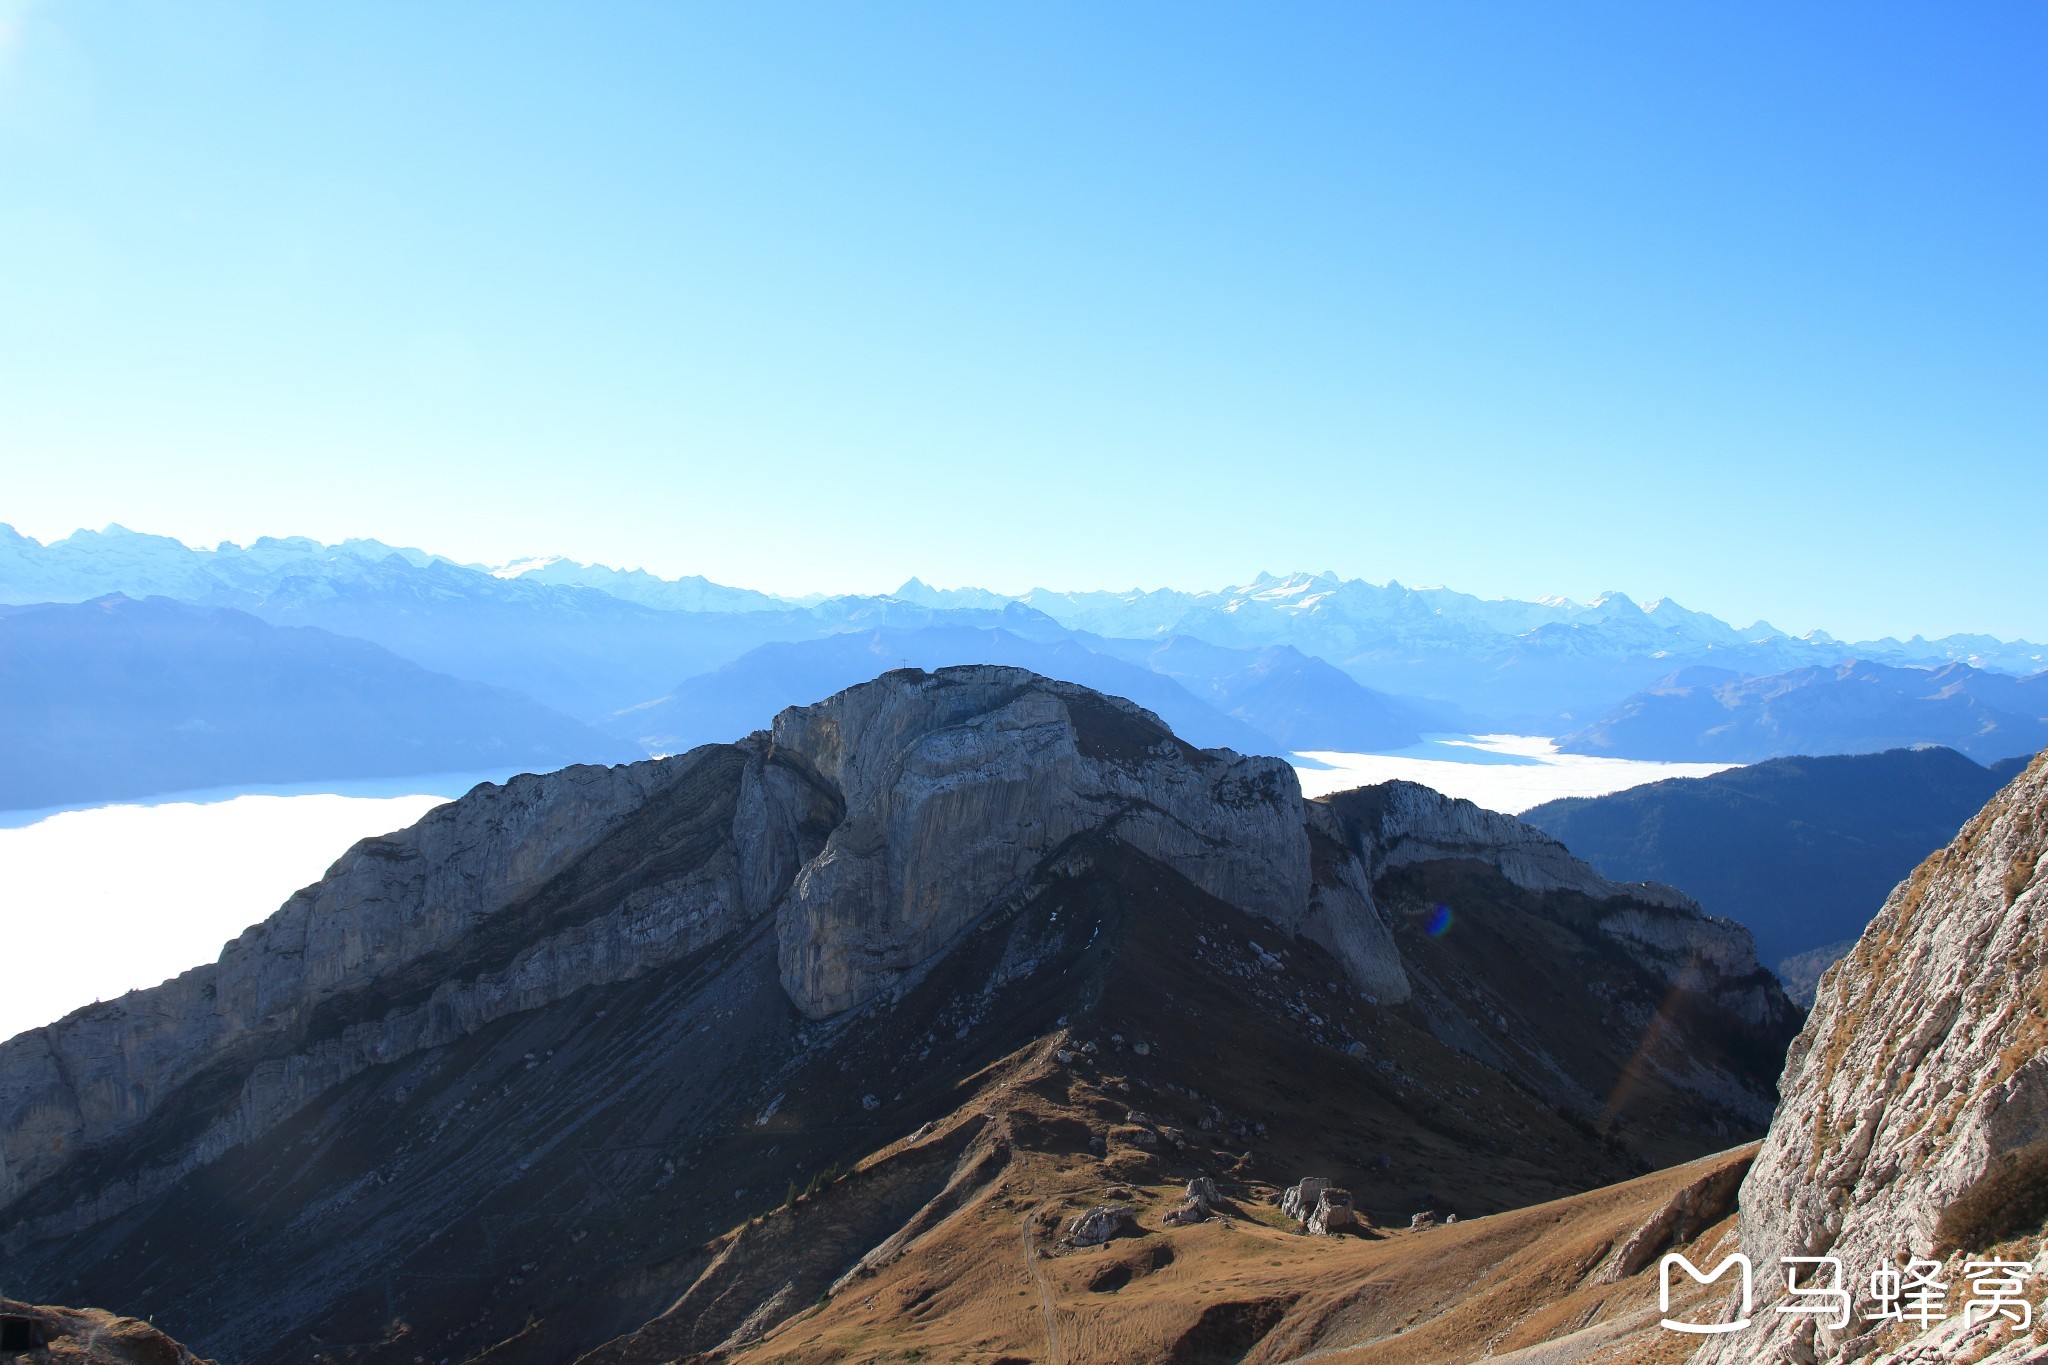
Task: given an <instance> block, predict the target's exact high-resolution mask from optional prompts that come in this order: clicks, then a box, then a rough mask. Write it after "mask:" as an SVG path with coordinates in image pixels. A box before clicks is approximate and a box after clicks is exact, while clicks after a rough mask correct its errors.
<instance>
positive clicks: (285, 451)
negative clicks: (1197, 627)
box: [0, 0, 2048, 640]
mask: <svg viewBox="0 0 2048 1365" xmlns="http://www.w3.org/2000/svg"><path fill="white" fill-rule="evenodd" d="M0 34H4V36H0V470H4V472H0V520H7V521H12V522H13V523H15V524H16V525H18V526H19V527H21V528H22V529H23V530H25V531H27V532H29V533H31V534H35V535H39V536H43V537H49V536H51V535H56V534H62V533H64V532H65V531H68V530H69V529H71V528H72V527H73V526H77V525H95V526H96V525H101V524H104V523H106V522H108V521H120V522H123V523H125V524H128V525H130V526H134V527H136V528H139V529H148V530H156V531H161V532H165V533H168V534H173V535H177V536H180V537H182V538H184V539H187V540H190V541H194V542H208V543H210V542H211V541H213V540H216V539H220V538H223V537H226V538H233V539H237V540H245V539H247V538H250V537H253V536H255V535H258V534H264V533H272V534H293V533H299V534H311V535H316V536H320V537H323V538H338V537H341V536H345V535H374V536H379V537H382V538H384V539H387V540H393V541H397V542H401V543H408V544H418V545H423V546H426V547H428V548H431V549H437V550H441V551H443V552H446V553H451V554H455V555H458V556H461V557H464V558H476V559H491V560H501V559H505V558H510V557H513V556H515V555H520V554H527V553H560V554H569V555H572V556H575V557H577V558H579V559H598V560H603V561H606V562H610V563H628V564H644V565H646V566H648V567H650V568H653V569H655V570H657V571H660V572H664V573H669V574H675V573H681V572H701V573H705V574H708V575H710V576H712V577H713V578H717V579H720V580H724V581H728V582H737V583H743V584H747V585H751V586H758V587H765V588H773V589H782V590H806V589H825V590H872V589H881V588H887V587H891V586H893V585H894V584H895V583H896V582H898V581H900V580H901V579H902V578H904V577H906V576H908V575H909V574H912V573H916V574H919V575H921V576H923V577H925V578H926V579H928V580H930V581H933V582H937V583H942V584H951V583H963V582H974V583H981V584H985V585H988V586H991V587H997V588H1005V589H1021V588H1023V587H1026V586H1029V585H1032V584H1039V583H1043V584H1047V585H1050V586H1055V587H1081V586H1117V587H1125V586H1130V585H1133V584H1143V585H1147V586H1151V585H1158V584H1168V583H1170V584H1178V585H1182V586H1191V587H1192V586H1215V585H1219V584H1222V583H1226V582H1232V581H1240V580H1242V579H1244V578H1247V577H1249V576H1250V575H1251V574H1252V573H1254V572H1256V571H1258V570H1260V569H1271V570H1276V571H1278V570H1284V569H1289V568H1309V569H1324V568H1333V569H1336V570H1337V571H1339V572H1341V573H1344V574H1347V575H1360V576H1365V577H1370V578H1373V579H1376V580H1384V579H1386V578H1389V577H1397V578H1399V579H1401V580H1402V581H1403V582H1408V583H1416V584H1421V583H1431V582H1442V583H1447V584H1450V585H1452V586H1454V587H1459V588H1463V589H1466V590H1468V591H1474V592H1480V593H1485V594H1488V595H1514V596H1536V595H1540V594H1544V593H1552V592H1561V593H1566V594H1569V595H1573V596H1579V597H1584V596H1589V595H1591V594H1592V593H1594V592H1596V591H1599V590H1601V589H1603V588H1621V589H1624V590H1626V591H1628V592H1630V593H1631V594H1634V595H1636V596H1638V597H1640V598H1648V597H1652V596H1657V595H1663V594H1668V595H1671V596H1674V597H1676V598H1678V599H1679V600H1680V601H1682V602H1685V603H1686V604H1687V605H1690V606H1695V607H1699V608H1703V609H1706V610H1711V611H1714V612H1716V613H1718V614H1720V615H1723V616H1727V617H1730V618H1736V619H1738V620H1740V621H1743V622H1747V621H1748V620H1750V619H1752V618H1754V617H1757V616H1764V617H1768V618H1769V619H1771V620H1772V621H1774V622H1775V623H1776V624H1778V625H1780V626H1783V627H1786V628H1788V629H1795V630H1796V629H1804V628H1807V627H1811V626H1816V625H1817V626H1824V627H1826V628H1827V629H1830V630H1832V631H1835V632H1836V633H1838V634H1843V635H1852V636H1854V635H1868V634H1876V633H1889V632H1897V633H1902V634H1903V633H1909V632H1912V631H1915V630H1918V631H1924V632H1927V633H1945V632H1948V631H1952V630H1987V631H1992V632H1996V633H2001V634H2006V635H2015V634H2024V635H2028V636H2031V637H2032V638H2034V639H2037V640H2038V639H2048V592H2044V591H2043V589H2044V587H2048V571H2044V568H2043V561H2042V558H2041V550H2040V545H2041V536H2042V515H2043V509H2044V508H2048V245H2044V244H2048V81H2044V79H2043V77H2042V72H2043V70H2044V68H2048V6H2043V5H2041V4H2038V3H2007V4H2000V3H1983V4H1970V5H1933V4H1921V5H1912V6H1905V5H1889V4H1876V3H1856V4H1800V5H1785V4H1776V3H1773V4H1754V5H1735V4H1714V5H1708V4H1641V3H1626V4H1613V5H1600V6H1588V5H1575V4H1564V3H1543V4H1528V5H1497V4H1485V5H1459V4H1450V3H1429V4H1422V3H1413V4H1400V5H1369V4H1355V3H1345V4H1335V5H1328V6H1317V5H1285V4H1281V5H1255V4H1232V5H1227V6H1205V5H1191V4H1170V5H1168V4H1159V5H1145V4H1107V5H1105V4H1096V3H1090V4H1073V5H1066V4H1057V3H1042V4H1041V3H1034V4H936V3H934V4H930V5H921V6H899V5H881V4H866V3H857V4H819V5H815V6H788V5H777V4H752V3H750V4H722V5H717V6H709V5H702V6H682V5H662V6H645V7H635V6H628V5H598V6H590V5H575V6H572V5H569V4H561V5H552V6H528V5H489V6H485V5H456V4H432V5H414V4H405V5H399V4H389V5H378V4H330V5H277V6H268V7H256V8H244V7H215V6H211V5H207V4H202V3H190V2H188V0H178V2H177V3H159V4H141V3H129V4H103V3H93V2H90V0H76V2H75V3H71V2H67V0H41V2H38V0H30V3H28V4H27V5H26V6H24V5H23V4H22V3H20V0H0Z"/></svg>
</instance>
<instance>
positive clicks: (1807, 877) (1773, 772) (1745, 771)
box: [1522, 748, 2005, 999]
mask: <svg viewBox="0 0 2048 1365" xmlns="http://www.w3.org/2000/svg"><path fill="white" fill-rule="evenodd" d="M2004 785H2005V778H2003V777H2001V776H2000V775H1999V774H1997V773H1994V772H1992V771H1990V770H1988V769H1985V768H1982V767H1979V766H1978V765H1977V764H1975V763H1973V762H1971V761H1970V760H1969V759H1967V758H1964V757H1963V756H1962V755H1961V754H1959V753H1957V752H1955V751H1954V750H1953V749H1940V748H1928V749H1894V750H1891V751H1890V752H1887V753H1881V754H1857V755H1845V756H1838V757H1832V758H1778V759H1771V760H1769V761H1767V762H1763V763H1758V764H1755V765H1753V766H1751V767H1746V768H1736V769H1732V770H1731V771H1728V772H1724V773H1715V774H1713V775H1712V776H1710V777H1680V778H1672V779H1670V780H1668V781H1664V782H1652V783H1650V784H1648V785H1646V786H1641V787H1632V788H1630V789H1629V790H1627V791H1624V792H1615V793H1614V794H1612V795H1609V796H1598V797H1592V798H1583V799H1582V798H1573V799H1569V800H1563V801H1550V802H1546V803H1545V804H1543V805H1540V806H1537V807H1535V808H1534V809H1531V810H1527V811H1524V812H1523V813H1522V819H1524V820H1526V821H1528V822H1529V823H1530V824H1532V825H1535V826H1537V827H1539V828H1540V829H1543V830H1545V831H1546V832H1548V833H1550V834H1553V835H1555V836H1557V838H1559V839H1561V840H1563V841H1564V844H1565V846H1566V847H1568V848H1569V849H1571V851H1572V852H1573V853H1575V854H1576V855H1578V856H1579V857H1581V858H1584V859H1585V860H1586V861H1587V862H1589V863H1591V864H1592V865H1593V866H1595V867H1597V868H1599V869H1600V870H1601V871H1602V872H1604V873H1606V874H1607V875H1608V876H1610V877H1615V878H1619V879H1622V880H1638V879H1640V880H1646V881H1659V882H1666V883H1668V884H1670V885H1672V886H1676V887H1680V888H1682V889H1683V890H1684V891H1685V892H1686V894H1688V895H1690V896H1694V897H1696V898H1697V899H1698V900H1699V902H1700V904H1701V905H1702V906H1704V907H1706V908H1707V909H1708V910H1710V911H1712V912H1713V913H1715V914H1718V915H1726V916H1727V917H1729V918H1730V919H1735V920H1740V921H1741V922H1742V923H1743V924H1746V925H1748V926H1749V930H1750V932H1751V933H1752V934H1754V935H1755V936H1756V944H1757V955H1758V956H1759V957H1760V958H1762V959H1763V960H1764V961H1765V962H1769V963H1777V962H1780V961H1781V960H1782V959H1785V958H1788V957H1792V956H1794V955H1796V954H1800V953H1805V952H1809V951H1811V950H1814V949H1817V948H1824V947H1828V946H1830V945H1840V948H1841V950H1842V951H1846V950H1847V943H1848V942H1849V941H1853V940H1854V939H1855V938H1856V936H1857V935H1858V934H1861V933H1862V932H1863V926H1864V925H1866V924H1868V923H1869V922H1870V919H1871V916H1873V915H1875V914H1876V913H1877V910H1878V907H1879V906H1881V905H1883V904H1884V898H1885V896H1886V895H1888V894H1889V893H1890V891H1891V889H1892V888H1893V887H1894V886H1896V885H1898V883H1899V881H1900V879H1901V878H1903V877H1904V876H1905V875H1906V874H1907V873H1909V872H1911V871H1912V870H1913V869H1914V867H1916V866H1918V864H1919V863H1920V860H1921V859H1923V858H1925V857H1926V856H1927V855H1928V854H1929V853H1931V852H1933V851H1934V850H1935V849H1938V848H1940V847H1941V846H1942V845H1944V844H1946V843H1947V842H1948V841H1949V840H1950V839H1952V838H1954V837H1955V832H1956V831H1957V830H1959V829H1961V828H1962V826H1963V822H1964V821H1965V820H1967V819H1969V818H1970V817H1971V816H1972V815H1975V814H1976V813H1977V811H1978V809H1979V808H1981V807H1982V806H1983V804H1984V803H1985V802H1986V801H1988V800H1990V799H1991V795H1992V793H1994V792H1996V791H1997V790H1998V789H1999V788H2000V787H2002V786H2004ZM1839 955H1840V953H1839V952H1837V953H1836V956H1839ZM1807 998H1808V999H1811V996H1810V995H1809V996H1808V997H1807Z"/></svg>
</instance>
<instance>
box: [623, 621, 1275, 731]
mask: <svg viewBox="0 0 2048 1365" xmlns="http://www.w3.org/2000/svg"><path fill="white" fill-rule="evenodd" d="M1013 610H1014V611H1015V612H1016V613H1017V616H1018V618H1019V620H1020V621H1027V620H1028V619H1029V616H1028V614H1026V613H1024V611H1023V609H1021V608H1014V609H1013ZM952 664H1009V665H1012V666H1015V667H1019V668H1028V669H1031V670H1032V671H1034V672H1037V673H1041V674H1043V675H1045V676H1047V677H1057V678H1060V679H1062V680H1064V681H1067V682H1077V683H1080V684H1081V685H1083V686H1085V687H1092V688H1095V689H1096V690H1098V691H1103V692H1109V693H1112V694H1114V695H1116V696H1120V697H1123V698H1125V699H1126V700H1129V701H1134V702H1136V703H1138V704H1139V705H1140V706H1143V707H1145V708H1146V709H1147V710H1149V711H1151V712H1153V713H1154V714H1155V715H1157V716H1159V717H1160V718H1161V719H1162V720H1164V721H1166V723H1167V724H1168V725H1169V726H1170V727H1171V728H1172V729H1173V731H1174V733H1175V734H1177V735H1180V736H1181V737H1182V738H1184V739H1186V740H1187V741H1188V742H1189V743H1191V744H1194V745H1197V746H1198V747H1201V748H1229V749H1235V750H1237V751H1238V752H1240V753H1265V754H1278V753H1283V752H1285V750H1284V748H1283V747H1282V746H1281V745H1280V744H1279V743H1278V742H1277V741H1276V740H1275V739H1274V738H1272V737H1271V736H1269V735H1266V734H1264V733H1261V732H1260V731H1259V730H1258V729H1256V728H1254V727H1253V726H1252V725H1249V724H1247V723H1246V722H1245V721H1244V720H1242V719H1239V718H1237V717H1234V716H1230V715H1226V714H1224V713H1223V712H1221V711H1219V710H1217V709H1216V708H1215V707H1214V706H1211V705H1209V704H1208V703H1206V702H1204V701H1202V700H1200V699H1198V698H1197V697H1196V696H1195V695H1194V694H1193V693H1191V692H1190V691H1189V690H1188V689H1187V688H1185V687H1182V686H1181V685H1180V684H1179V683H1178V682H1176V681H1174V680H1173V679H1172V678H1169V677H1167V676H1165V675H1164V674H1161V673H1156V672H1153V671H1152V670H1150V669H1147V668H1145V667H1143V666H1141V665H1139V664H1134V663H1128V662H1125V661H1124V660H1122V659H1118V658H1115V657H1113V656H1110V655H1107V654H1099V653H1096V652H1095V651H1094V650H1091V649H1089V648H1088V647H1087V646H1085V645H1083V644H1081V643H1080V642H1079V641H1077V640H1075V639H1073V638H1072V637H1071V636H1068V635H1067V634H1066V633H1065V632H1060V633H1059V638H1052V639H1032V638H1028V637H1027V636H1026V635H1024V634H1020V633H1018V631H1016V630H1013V629H1005V628H1002V627H981V628H977V627H973V626H964V625H928V626H921V627H913V628H908V629H905V628H900V627H887V626H885V627H881V628H878V629H874V630H863V631H844V632H841V633H838V634H835V635H832V636H830V637H827V638H825V639H820V640H803V641H792V642H780V643H774V644H766V645H762V646H760V647H759V648H757V649H754V650H750V651H748V652H747V653H746V654H744V655H742V656H740V657H739V658H738V659H735V660H733V661H732V662H731V663H728V664H725V665H723V666H721V667H719V668H717V669H714V670H712V671H711V672H709V673H705V674H702V675H700V676H698V677H694V678H690V679H687V680H685V681H683V682H682V683H680V684H678V685H676V686H675V687H674V688H673V689H671V690H670V691H669V692H667V693H666V694H665V695H663V696H661V697H659V698H657V699H655V700H653V701H650V702H647V703H645V704H643V705H640V706H635V707H633V708H631V709H629V710H626V711H623V712H621V713H620V714H619V715H617V716H614V717H612V718H611V719H610V720H608V721H606V722H604V728H605V729H606V730H607V731H609V732H610V733H612V734H615V735H619V736H621V737H623V738H628V739H631V740H633V741H635V742H636V743H639V744H642V745H645V746H646V747H647V748H648V749H649V750H650V751H652V752H656V753H680V752H682V751H684V750H687V749H690V748H693V747H695V746H696V745H699V744H710V743H723V742H727V741H730V740H734V739H737V738H739V737H740V736H742V735H744V734H746V733H748V732H749V731H750V730H753V729H757V728H759V725H760V722H761V718H762V717H763V716H770V715H773V714H774V713H775V712H777V711H779V710H781V709H782V708H783V707H785V706H796V705H801V704H803V703H804V702H805V701H806V700H807V699H808V700H815V699H817V698H818V697H822V696H830V695H832V694H833V693H836V692H841V691H844V690H845V689H847V688H849V687H852V686H854V685H856V684H858V683H863V682H866V681H868V680H869V679H871V678H874V677H876V676H878V675H880V674H883V673H886V672H888V671H890V670H891V669H896V668H923V669H927V670H931V669H938V668H943V667H947V666H949V665H952Z"/></svg>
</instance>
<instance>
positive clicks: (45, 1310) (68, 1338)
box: [0, 1299, 213, 1365]
mask: <svg viewBox="0 0 2048 1365" xmlns="http://www.w3.org/2000/svg"><path fill="white" fill-rule="evenodd" d="M0 1358H5V1359H7V1360H10V1361H17V1360H18V1361H23V1362H35V1365H42V1363H43V1362H48V1365H213V1362H212V1361H209V1360H202V1359H200V1358H199V1357H198V1356H196V1355H193V1354H192V1353H191V1352H190V1351H188V1350H186V1349H185V1348H184V1347H183V1346H181V1345H179V1344H178V1343H177V1342H175V1341H173V1340H172V1339H171V1338H169V1337H167V1336H165V1335H164V1334H163V1333H162V1332H159V1331H157V1330H156V1328H154V1327H152V1326H150V1324H148V1323H146V1322H138V1321H137V1320H135V1319H134V1318H124V1317H120V1316H118V1315H117V1314H113V1313H107V1312H103V1311H101V1310H100V1309H97V1308H58V1307H52V1306H50V1305H47V1304H32V1303H16V1302H14V1301H13V1300H12V1299H0Z"/></svg>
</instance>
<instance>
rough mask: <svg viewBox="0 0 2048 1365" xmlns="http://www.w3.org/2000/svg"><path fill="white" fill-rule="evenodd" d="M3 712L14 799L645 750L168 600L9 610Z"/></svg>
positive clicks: (391, 663)
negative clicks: (636, 749) (635, 748)
mask: <svg viewBox="0 0 2048 1365" xmlns="http://www.w3.org/2000/svg"><path fill="white" fill-rule="evenodd" d="M0 714H4V715H5V716H6V717H7V724H6V726H5V727H0V808H4V809H10V810H24V809H37V808H41V807H44V806H56V805H70V804H79V803H86V802H100V801H114V800H123V799H132V798H136V797H143V796H152V795H158V794H161V793H165V792H173V791H187V790H191V789H194V788H202V787H224V786H249V785H257V784H265V783H289V782H304V781H328V780H337V779H345V778H361V777H399V776H406V775H411V774H417V773H444V772H474V771H480V770H484V769H497V768H523V769H530V770H534V771H551V770H553V769H556V768H560V767H564V766H566V765H568V764H572V763H616V762H625V761H629V760H631V759H634V758H637V757H639V756H640V755H639V754H638V753H637V752H636V751H635V750H633V749H632V748H630V747H629V746H627V745H625V744H623V743H621V742H620V741H618V740H616V739H614V738H612V737H611V736H608V735H605V734H602V733H600V732H598V731H596V730H594V729H592V728H591V727H589V726H586V725H583V724H581V723H579V722H577V721H575V720H572V719H571V718H569V717H568V716H565V715H562V714H560V713H558V712H555V711H551V710H549V709H548V708H546V707H544V706H542V705H540V704H539V703H538V702H535V701H533V700H531V699H530V698H528V697H525V696H522V695H520V694H518V693H515V692H511V691H508V690H506V689H503V688H496V687H489V686H486V685H484V684H481V683H475V682H465V681H462V680H460V679H456V678H450V677H446V676H444V675H441V674H437V673H433V672H430V671H428V670H426V669H424V668H421V667H420V666H419V665H418V664H415V663H412V662H410V661H408V660H405V659H402V658H399V657H398V656H397V655H395V654H393V653H391V652H389V651H387V650H384V649H381V648H379V647H378V646H376V645H373V644H370V643H368V642H367V641H363V640H353V639H347V638H344V637H342V636H339V635H335V634H331V633H329V632H327V631H322V630H308V629H289V628H281V627H277V626H271V625H267V624H265V623H264V622H262V621H260V620H258V619H256V618H255V617H253V616H250V615H247V614H246V613H243V612H238V611H232V610H228V609H224V608H214V607H197V606H192V605H189V604H186V603H181V602H175V601H172V600H170V599H168V598H162V597H157V598H149V599H146V600H143V601H136V600H134V599H132V598H128V597H122V596H118V595H117V596H110V597H105V598H100V599H98V600H95V601H92V602H84V603H62V604H50V605H42V606H30V607H5V608H0Z"/></svg>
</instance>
